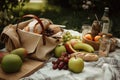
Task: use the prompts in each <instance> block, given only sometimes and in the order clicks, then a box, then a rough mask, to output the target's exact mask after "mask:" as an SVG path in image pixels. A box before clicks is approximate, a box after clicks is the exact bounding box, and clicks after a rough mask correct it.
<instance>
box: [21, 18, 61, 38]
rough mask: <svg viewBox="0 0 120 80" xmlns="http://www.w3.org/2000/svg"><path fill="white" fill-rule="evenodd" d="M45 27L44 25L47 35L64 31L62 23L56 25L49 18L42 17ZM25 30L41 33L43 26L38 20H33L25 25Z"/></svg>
mask: <svg viewBox="0 0 120 80" xmlns="http://www.w3.org/2000/svg"><path fill="white" fill-rule="evenodd" d="M41 21H42V24H43V27H44V30H45V31H44V32H45V33H44V34H45V35H46V36H52V35H54V34H56V33H58V32H60V31H62V29H61V27H60V25H56V24H53V23H52V21H50V20H47V19H43V18H42V19H41ZM23 30H24V31H27V32H33V33H37V34H41V32H42V27H41V25H40V24H39V23H38V21H37V20H33V21H31V22H30V23H29V24H28V25H27V26H26V27H24V29H23Z"/></svg>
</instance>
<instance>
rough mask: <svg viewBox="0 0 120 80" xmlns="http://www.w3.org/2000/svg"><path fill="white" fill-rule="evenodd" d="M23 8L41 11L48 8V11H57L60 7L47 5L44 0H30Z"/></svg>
mask: <svg viewBox="0 0 120 80" xmlns="http://www.w3.org/2000/svg"><path fill="white" fill-rule="evenodd" d="M23 10H34V11H41V12H45V11H46V10H49V11H57V12H59V11H60V7H56V6H51V5H48V4H47V3H46V2H42V3H32V2H30V3H27V4H26V5H25V6H24V7H23Z"/></svg>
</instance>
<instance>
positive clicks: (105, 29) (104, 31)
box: [102, 23, 109, 33]
mask: <svg viewBox="0 0 120 80" xmlns="http://www.w3.org/2000/svg"><path fill="white" fill-rule="evenodd" d="M108 31H109V23H103V28H102V33H108Z"/></svg>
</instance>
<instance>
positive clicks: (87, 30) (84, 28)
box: [82, 24, 92, 37]
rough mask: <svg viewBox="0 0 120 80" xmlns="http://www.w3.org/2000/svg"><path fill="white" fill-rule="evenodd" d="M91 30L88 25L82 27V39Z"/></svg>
mask: <svg viewBox="0 0 120 80" xmlns="http://www.w3.org/2000/svg"><path fill="white" fill-rule="evenodd" d="M91 29H92V28H91V26H90V25H88V24H84V25H82V37H83V36H84V35H85V34H87V33H91Z"/></svg>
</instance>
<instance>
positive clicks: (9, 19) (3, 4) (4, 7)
mask: <svg viewBox="0 0 120 80" xmlns="http://www.w3.org/2000/svg"><path fill="white" fill-rule="evenodd" d="M27 2H29V0H0V32H1V31H2V29H3V28H4V27H5V26H6V25H8V24H10V23H13V22H14V21H15V20H16V18H17V16H16V15H13V10H14V8H16V7H18V8H19V16H20V15H21V14H22V8H23V6H24V5H25V4H26V3H27Z"/></svg>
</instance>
